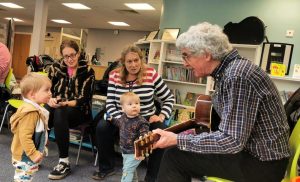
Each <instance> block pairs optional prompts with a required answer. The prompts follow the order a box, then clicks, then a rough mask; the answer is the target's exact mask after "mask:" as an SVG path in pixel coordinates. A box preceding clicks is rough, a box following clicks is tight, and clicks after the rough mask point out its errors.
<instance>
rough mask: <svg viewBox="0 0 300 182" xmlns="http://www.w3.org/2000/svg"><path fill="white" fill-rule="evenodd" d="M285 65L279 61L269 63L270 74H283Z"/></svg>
mask: <svg viewBox="0 0 300 182" xmlns="http://www.w3.org/2000/svg"><path fill="white" fill-rule="evenodd" d="M285 70H286V66H285V65H284V64H280V63H271V75H273V76H282V77H283V76H285Z"/></svg>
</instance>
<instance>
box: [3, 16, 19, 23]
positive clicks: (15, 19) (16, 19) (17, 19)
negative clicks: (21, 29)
mask: <svg viewBox="0 0 300 182" xmlns="http://www.w3.org/2000/svg"><path fill="white" fill-rule="evenodd" d="M4 19H6V20H10V19H14V21H17V22H24V21H23V20H21V19H19V18H11V17H6V18H4Z"/></svg>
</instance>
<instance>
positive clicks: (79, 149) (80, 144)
mask: <svg viewBox="0 0 300 182" xmlns="http://www.w3.org/2000/svg"><path fill="white" fill-rule="evenodd" d="M82 141H83V135H82V134H81V136H80V142H79V148H78V153H77V158H76V166H77V165H78V160H79V155H80V152H81V146H82Z"/></svg>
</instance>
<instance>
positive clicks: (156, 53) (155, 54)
mask: <svg viewBox="0 0 300 182" xmlns="http://www.w3.org/2000/svg"><path fill="white" fill-rule="evenodd" d="M159 59H160V50H156V51H155V53H154V56H153V60H154V61H155V62H158V60H159Z"/></svg>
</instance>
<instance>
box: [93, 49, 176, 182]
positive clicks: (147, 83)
mask: <svg viewBox="0 0 300 182" xmlns="http://www.w3.org/2000/svg"><path fill="white" fill-rule="evenodd" d="M120 62H121V66H120V67H118V68H116V69H115V70H113V71H111V72H110V75H109V83H108V91H107V101H106V109H107V112H108V113H109V114H110V115H111V116H112V117H114V118H120V117H121V115H122V112H121V110H122V109H121V104H120V96H121V95H122V94H123V93H125V92H134V93H135V94H137V95H138V96H139V97H140V102H141V103H140V105H141V112H140V114H141V115H142V116H143V117H144V118H145V119H146V120H148V121H149V123H150V130H153V129H156V128H165V125H164V120H165V119H167V118H169V117H170V114H171V112H172V108H173V104H174V96H173V94H172V93H171V91H170V89H169V88H168V87H167V85H166V84H165V83H164V81H163V80H162V78H161V77H160V75H159V74H158V73H157V72H156V71H155V69H154V68H152V67H149V66H148V65H147V64H146V63H145V62H144V60H143V54H142V52H141V50H140V49H139V48H138V47H137V46H134V45H131V46H128V47H126V48H125V49H124V50H123V52H122V53H121V60H120ZM156 97H157V98H158V99H159V100H160V101H161V108H160V109H157V107H156V104H155V98H156ZM116 133H118V128H116V127H115V126H114V125H112V124H111V123H109V122H106V121H102V120H101V121H100V122H99V123H98V125H97V129H96V137H97V147H98V155H99V157H98V162H99V171H97V172H95V173H94V175H93V178H94V179H104V178H105V177H106V176H109V175H112V174H113V173H114V155H113V154H114V138H116V137H114V135H115V134H116ZM162 155H163V150H161V149H158V150H155V151H154V152H153V154H151V155H150V157H149V161H148V165H147V174H146V177H145V181H147V182H148V181H155V180H156V176H157V173H158V170H159V166H160V160H161V158H162Z"/></svg>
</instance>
